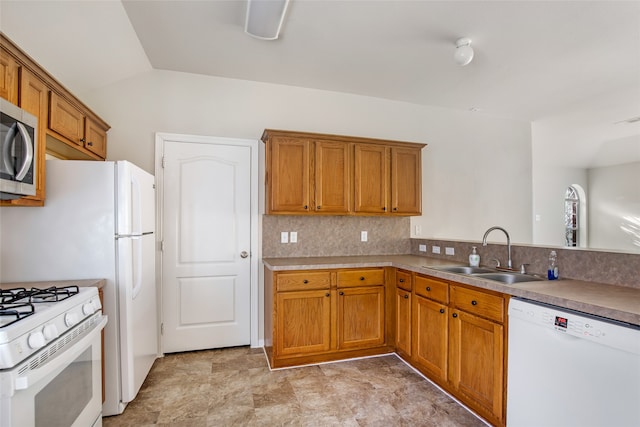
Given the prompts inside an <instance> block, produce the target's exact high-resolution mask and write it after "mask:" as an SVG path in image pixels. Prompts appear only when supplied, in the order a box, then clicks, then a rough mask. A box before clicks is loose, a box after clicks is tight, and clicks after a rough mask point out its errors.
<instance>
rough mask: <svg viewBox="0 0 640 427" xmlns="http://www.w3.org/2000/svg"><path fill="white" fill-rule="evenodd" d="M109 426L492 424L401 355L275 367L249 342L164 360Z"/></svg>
mask: <svg viewBox="0 0 640 427" xmlns="http://www.w3.org/2000/svg"><path fill="white" fill-rule="evenodd" d="M103 425H104V427H112V426H176V427H178V426H179V427H183V426H184V427H200V426H202V427H204V426H223V427H226V426H322V427H325V426H384V427H391V426H412V427H413V426H438V427H446V426H451V427H454V426H455V427H458V426H464V427H476V426H478V427H481V426H482V427H484V426H485V424H484V423H483V422H482V421H480V420H479V419H478V418H476V417H475V416H474V415H472V414H471V413H470V412H468V411H467V410H466V409H465V408H463V407H462V406H461V405H459V404H458V403H456V402H455V401H453V400H452V399H451V398H450V397H448V396H447V395H445V394H444V393H442V392H441V391H440V390H438V389H437V388H436V387H434V386H433V385H432V384H431V383H429V382H428V381H426V380H425V379H424V378H422V377H421V376H420V375H418V374H417V373H416V372H414V371H413V370H412V369H411V368H409V367H408V366H407V365H405V364H404V363H403V362H402V361H401V360H400V359H399V358H398V357H396V356H395V355H387V356H381V357H375V358H368V359H359V360H351V361H345V362H337V363H330V364H323V365H317V366H307V367H301V368H293V369H284V370H276V371H270V370H269V368H268V365H267V361H266V358H265V356H264V353H263V351H262V349H251V348H248V347H236V348H229V349H221V350H206V351H197V352H189V353H177V354H171V355H167V356H166V357H164V358H161V359H158V360H157V361H156V362H155V364H154V366H153V368H152V369H151V372H150V373H149V376H148V377H147V379H146V381H145V383H144V384H143V385H142V388H141V389H140V392H139V393H138V396H137V397H136V399H135V400H134V401H133V402H131V403H130V404H129V405H128V407H127V409H126V410H125V412H124V413H123V414H122V415H119V416H113V417H105V418H104V419H103Z"/></svg>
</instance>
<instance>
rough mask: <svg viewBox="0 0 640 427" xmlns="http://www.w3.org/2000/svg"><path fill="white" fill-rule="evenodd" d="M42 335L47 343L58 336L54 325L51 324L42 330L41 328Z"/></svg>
mask: <svg viewBox="0 0 640 427" xmlns="http://www.w3.org/2000/svg"><path fill="white" fill-rule="evenodd" d="M42 334H43V335H44V338H45V339H46V340H47V341H51V340H52V339H54V338H58V337H59V336H60V333H59V332H58V328H57V327H56V325H52V324H49V325H44V328H42Z"/></svg>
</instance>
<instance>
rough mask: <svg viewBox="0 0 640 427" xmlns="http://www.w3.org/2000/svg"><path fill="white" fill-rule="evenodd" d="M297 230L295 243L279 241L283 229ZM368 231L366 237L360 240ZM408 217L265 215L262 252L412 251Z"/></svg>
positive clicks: (305, 254)
mask: <svg viewBox="0 0 640 427" xmlns="http://www.w3.org/2000/svg"><path fill="white" fill-rule="evenodd" d="M292 231H294V232H296V233H297V240H298V241H297V242H296V243H280V236H281V233H282V232H287V233H290V232H292ZM362 231H366V232H367V241H366V242H362V241H361V240H360V237H361V232H362ZM409 231H410V220H409V218H408V217H374V216H371V217H368V216H290V215H264V216H263V218H262V256H263V257H264V258H274V257H275V258H280V257H284V258H289V257H310V256H347V255H398V254H408V253H409V252H410V251H411V242H410V239H409V237H408V236H409Z"/></svg>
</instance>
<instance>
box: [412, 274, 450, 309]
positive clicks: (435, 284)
mask: <svg viewBox="0 0 640 427" xmlns="http://www.w3.org/2000/svg"><path fill="white" fill-rule="evenodd" d="M415 289H416V294H418V295H421V296H423V297H426V298H429V299H432V300H434V301H438V302H441V303H443V304H448V303H449V284H448V283H447V282H443V281H441V280H436V279H433V278H431V277H424V276H420V275H416V286H415Z"/></svg>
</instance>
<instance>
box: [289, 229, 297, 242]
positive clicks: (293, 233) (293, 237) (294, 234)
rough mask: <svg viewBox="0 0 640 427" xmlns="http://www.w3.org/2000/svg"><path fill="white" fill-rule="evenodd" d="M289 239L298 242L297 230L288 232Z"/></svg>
mask: <svg viewBox="0 0 640 427" xmlns="http://www.w3.org/2000/svg"><path fill="white" fill-rule="evenodd" d="M289 241H290V242H291V243H298V232H297V231H290V232H289Z"/></svg>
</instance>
